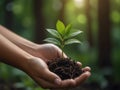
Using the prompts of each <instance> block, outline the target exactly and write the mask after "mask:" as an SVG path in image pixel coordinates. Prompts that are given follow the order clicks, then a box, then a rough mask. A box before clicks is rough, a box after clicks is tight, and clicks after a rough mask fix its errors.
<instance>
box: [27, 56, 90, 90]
mask: <svg viewBox="0 0 120 90" xmlns="http://www.w3.org/2000/svg"><path fill="white" fill-rule="evenodd" d="M83 70H84V71H86V72H85V73H84V74H82V75H81V76H80V77H78V78H76V79H67V80H61V79H60V78H59V77H58V76H57V75H56V74H54V73H52V72H50V71H49V69H48V67H47V65H46V63H45V62H44V61H43V60H41V59H40V58H36V57H35V58H32V59H30V60H28V63H27V65H26V69H25V72H26V73H27V74H28V75H29V76H30V77H31V78H33V80H34V81H36V82H37V83H38V84H39V85H40V86H41V87H42V88H45V89H48V88H49V89H64V88H70V87H75V86H78V85H80V84H81V83H82V82H84V80H86V79H87V78H88V77H89V76H90V73H89V72H88V71H90V68H88V67H86V68H84V69H83Z"/></svg>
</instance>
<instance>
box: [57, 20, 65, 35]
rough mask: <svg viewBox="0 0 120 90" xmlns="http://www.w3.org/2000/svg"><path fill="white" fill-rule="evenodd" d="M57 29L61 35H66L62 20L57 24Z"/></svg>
mask: <svg viewBox="0 0 120 90" xmlns="http://www.w3.org/2000/svg"><path fill="white" fill-rule="evenodd" d="M56 28H57V31H58V32H59V33H60V34H61V35H64V33H65V25H64V23H63V22H61V21H60V20H58V21H57V23H56Z"/></svg>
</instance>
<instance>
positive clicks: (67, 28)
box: [65, 24, 72, 35]
mask: <svg viewBox="0 0 120 90" xmlns="http://www.w3.org/2000/svg"><path fill="white" fill-rule="evenodd" d="M71 27H72V25H71V24H68V25H67V26H66V28H65V35H69V33H70V31H71Z"/></svg>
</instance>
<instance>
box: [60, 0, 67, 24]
mask: <svg viewBox="0 0 120 90" xmlns="http://www.w3.org/2000/svg"><path fill="white" fill-rule="evenodd" d="M66 2H67V1H66V0H61V4H62V6H61V9H60V12H59V16H58V18H59V19H60V20H61V21H62V22H63V23H65V17H64V16H65V5H66Z"/></svg>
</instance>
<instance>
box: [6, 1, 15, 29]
mask: <svg viewBox="0 0 120 90" xmlns="http://www.w3.org/2000/svg"><path fill="white" fill-rule="evenodd" d="M12 5H13V0H5V2H4V11H5V27H7V28H9V29H11V30H12V26H13V12H12Z"/></svg>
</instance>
